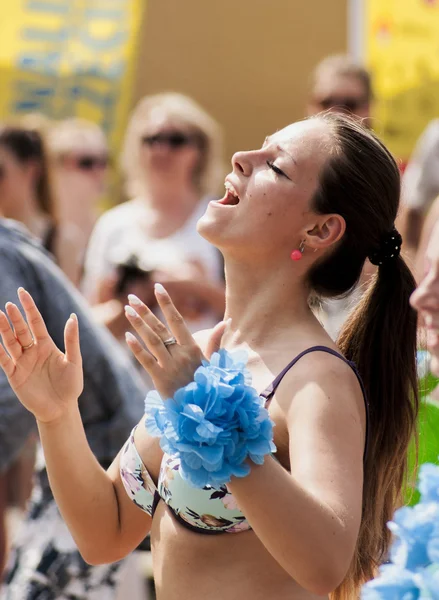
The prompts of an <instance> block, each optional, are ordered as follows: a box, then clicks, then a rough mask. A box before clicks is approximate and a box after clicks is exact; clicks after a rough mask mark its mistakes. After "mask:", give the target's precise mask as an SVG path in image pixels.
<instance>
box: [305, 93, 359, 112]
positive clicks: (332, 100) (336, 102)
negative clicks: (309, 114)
mask: <svg viewBox="0 0 439 600" xmlns="http://www.w3.org/2000/svg"><path fill="white" fill-rule="evenodd" d="M316 103H317V104H318V105H319V106H321V107H322V109H323V110H328V109H330V108H344V109H346V110H348V111H350V112H355V111H357V110H358V109H359V108H361V107H363V106H365V105H366V104H367V100H366V98H364V97H362V98H354V97H352V96H351V97H345V98H343V97H341V96H340V98H337V97H336V96H329V97H328V98H322V99H321V100H317V101H316Z"/></svg>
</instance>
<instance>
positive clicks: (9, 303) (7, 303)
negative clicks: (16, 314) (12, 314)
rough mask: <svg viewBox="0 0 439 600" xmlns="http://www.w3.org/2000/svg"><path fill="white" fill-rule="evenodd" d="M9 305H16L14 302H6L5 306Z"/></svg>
mask: <svg viewBox="0 0 439 600" xmlns="http://www.w3.org/2000/svg"><path fill="white" fill-rule="evenodd" d="M8 306H15V304H14V303H13V302H6V304H5V308H8Z"/></svg>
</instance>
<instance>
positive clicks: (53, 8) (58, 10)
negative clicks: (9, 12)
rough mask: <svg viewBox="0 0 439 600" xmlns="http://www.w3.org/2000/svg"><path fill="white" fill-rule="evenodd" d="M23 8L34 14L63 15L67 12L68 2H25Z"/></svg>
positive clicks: (38, 0) (33, 0) (37, 0)
mask: <svg viewBox="0 0 439 600" xmlns="http://www.w3.org/2000/svg"><path fill="white" fill-rule="evenodd" d="M25 8H26V9H27V10H33V11H35V12H49V13H55V14H58V15H65V14H66V13H68V11H69V0H62V1H61V2H44V0H27V2H26V5H25Z"/></svg>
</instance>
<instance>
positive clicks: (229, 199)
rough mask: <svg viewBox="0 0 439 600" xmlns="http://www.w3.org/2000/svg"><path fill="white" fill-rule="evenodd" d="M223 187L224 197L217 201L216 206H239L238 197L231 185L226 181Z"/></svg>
mask: <svg viewBox="0 0 439 600" xmlns="http://www.w3.org/2000/svg"><path fill="white" fill-rule="evenodd" d="M224 186H225V188H226V193H225V195H224V198H221V200H218V204H223V205H225V206H236V205H237V204H239V196H238V194H237V193H236V190H235V188H234V187H233V186H232V184H231V183H229V182H228V181H226V182H225V184H224Z"/></svg>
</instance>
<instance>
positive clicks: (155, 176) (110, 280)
mask: <svg viewBox="0 0 439 600" xmlns="http://www.w3.org/2000/svg"><path fill="white" fill-rule="evenodd" d="M121 165H122V169H123V173H124V176H125V180H126V190H127V193H128V195H129V197H130V200H129V201H128V202H125V203H123V204H120V205H119V206H116V207H115V208H112V209H110V210H108V211H107V212H106V213H104V214H103V215H102V216H101V217H100V219H99V220H98V222H97V224H96V227H95V229H94V232H93V234H92V237H91V240H90V244H89V248H88V252H87V256H86V262H85V274H84V280H83V285H82V289H83V291H84V294H85V295H86V297H87V298H88V299H89V300H90V301H91V303H92V304H96V305H99V307H100V309H101V310H102V309H103V313H104V314H105V316H104V319H103V320H104V322H106V324H107V325H109V327H110V329H111V330H112V331H113V333H114V334H115V335H116V337H118V338H121V339H122V338H123V334H124V332H125V329H126V324H125V319H124V315H123V307H124V304H126V301H127V300H126V298H127V295H128V294H129V293H130V292H131V293H135V294H137V295H138V296H140V297H141V298H142V299H143V300H145V302H147V303H148V304H151V303H154V300H155V299H154V296H153V294H152V283H153V282H154V281H157V280H160V281H162V282H163V283H166V284H167V285H168V287H169V289H170V291H172V293H173V297H174V298H175V301H176V303H177V306H178V307H179V309H180V310H181V312H182V313H183V314H184V315H185V317H186V318H187V319H188V322H189V324H190V326H191V328H192V329H193V330H197V329H202V328H203V327H206V326H210V325H212V323H214V322H216V321H217V320H218V318H219V317H221V316H222V314H223V312H224V285H223V273H222V259H221V257H220V254H219V253H218V251H217V250H216V249H215V248H214V247H213V246H211V245H210V244H209V243H208V242H206V240H204V239H203V238H202V237H201V236H200V235H199V234H198V233H197V231H196V222H197V220H198V219H199V217H200V216H201V215H202V214H203V212H204V210H205V208H206V205H207V203H208V201H209V199H211V198H212V197H213V196H214V195H215V193H216V192H217V191H218V186H219V181H221V176H222V173H223V164H222V136H221V131H220V128H219V126H218V124H217V123H216V122H215V121H214V119H213V118H212V117H210V116H209V115H208V114H207V113H206V112H205V111H204V110H203V109H202V108H201V107H200V106H198V104H196V103H195V102H194V101H193V100H191V99H190V98H187V97H186V96H183V95H181V94H177V93H166V94H159V95H155V96H150V97H146V98H143V99H142V100H141V101H140V102H139V103H138V105H137V107H136V108H135V110H134V112H133V114H132V116H131V119H130V122H129V124H128V128H127V132H126V136H125V141H124V145H123V150H122V156H121ZM108 307H110V310H109V311H106V308H108Z"/></svg>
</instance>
